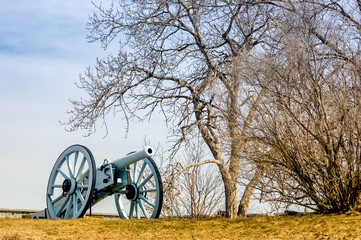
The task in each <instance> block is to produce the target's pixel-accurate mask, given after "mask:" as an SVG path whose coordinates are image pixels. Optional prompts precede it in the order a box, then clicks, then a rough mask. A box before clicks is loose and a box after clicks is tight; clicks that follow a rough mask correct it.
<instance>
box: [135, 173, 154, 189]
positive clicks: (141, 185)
mask: <svg viewBox="0 0 361 240" xmlns="http://www.w3.org/2000/svg"><path fill="white" fill-rule="evenodd" d="M152 177H153V173H151V174H149V176H148V177H147V178H146V179H144V181H143V182H142V183H141V184H139V185H138V187H139V188H142V187H143V186H144V185H145V184H146V183H147V182H148V181H149V180H150V179H151V178H152Z"/></svg>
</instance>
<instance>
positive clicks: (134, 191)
mask: <svg viewBox="0 0 361 240" xmlns="http://www.w3.org/2000/svg"><path fill="white" fill-rule="evenodd" d="M125 190H126V194H125V196H126V198H127V199H128V200H131V201H133V200H135V199H137V198H138V193H139V191H138V187H137V186H136V185H135V184H131V185H128V186H126V187H125Z"/></svg>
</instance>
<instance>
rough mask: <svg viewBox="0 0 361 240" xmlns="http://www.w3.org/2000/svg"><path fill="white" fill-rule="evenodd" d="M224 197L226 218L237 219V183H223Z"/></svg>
mask: <svg viewBox="0 0 361 240" xmlns="http://www.w3.org/2000/svg"><path fill="white" fill-rule="evenodd" d="M224 188H225V195H226V217H229V218H236V217H237V182H236V181H224Z"/></svg>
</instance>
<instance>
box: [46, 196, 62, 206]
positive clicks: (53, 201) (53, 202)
mask: <svg viewBox="0 0 361 240" xmlns="http://www.w3.org/2000/svg"><path fill="white" fill-rule="evenodd" d="M49 197H50V196H49ZM62 198H64V196H63V195H59V196H58V197H57V198H55V199H54V200H51V198H50V200H51V204H55V203H57V202H59V201H60V200H61V199H62Z"/></svg>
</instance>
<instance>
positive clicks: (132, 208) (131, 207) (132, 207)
mask: <svg viewBox="0 0 361 240" xmlns="http://www.w3.org/2000/svg"><path fill="white" fill-rule="evenodd" d="M134 203H135V201H131V202H130V209H129V219H131V218H132V216H133V212H134Z"/></svg>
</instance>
